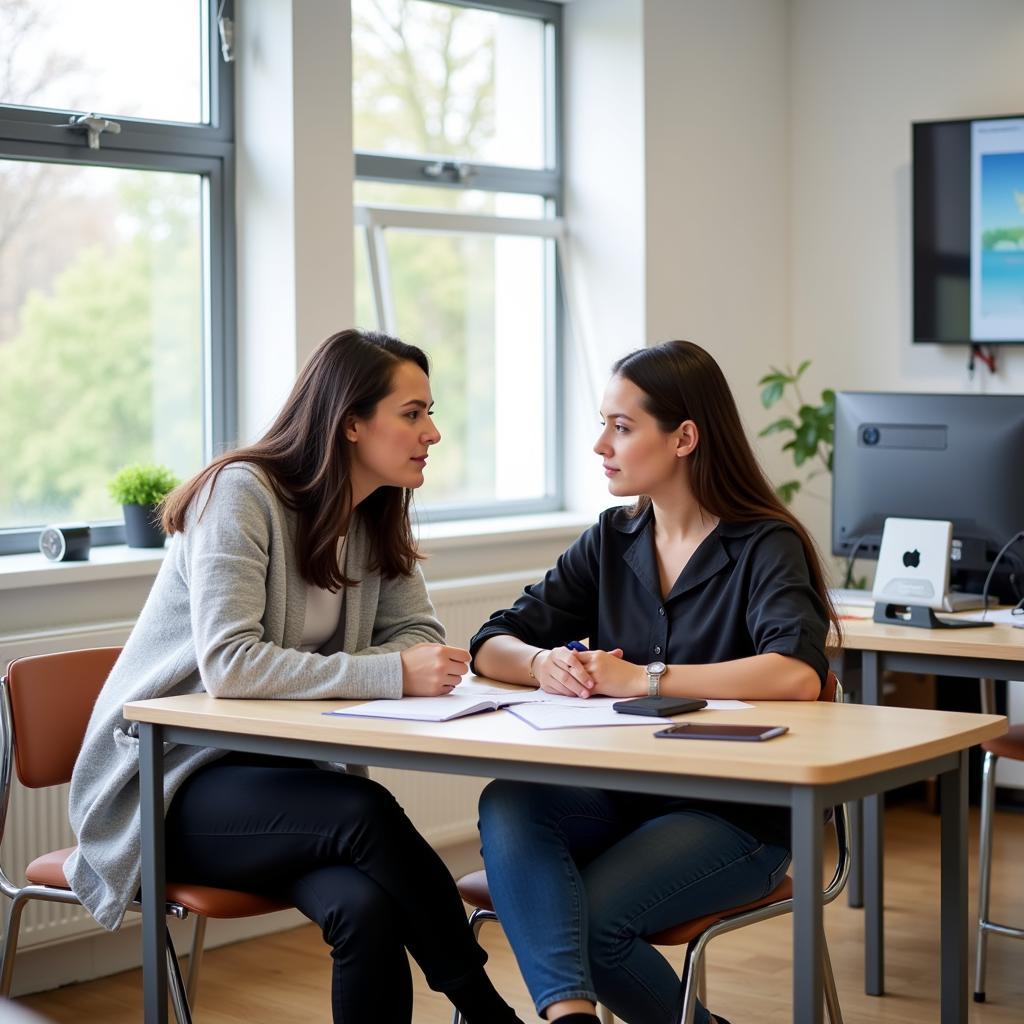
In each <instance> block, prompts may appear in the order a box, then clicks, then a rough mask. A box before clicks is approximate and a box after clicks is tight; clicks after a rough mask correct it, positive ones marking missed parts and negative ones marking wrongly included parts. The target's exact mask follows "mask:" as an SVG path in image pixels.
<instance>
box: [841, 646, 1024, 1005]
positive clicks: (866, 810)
mask: <svg viewBox="0 0 1024 1024" xmlns="http://www.w3.org/2000/svg"><path fill="white" fill-rule="evenodd" d="M858 662H859V670H860V671H859V673H858V672H857V665H858ZM1018 664H1020V663H1019V662H1016V661H1013V660H1010V659H1007V658H978V657H971V656H962V655H955V654H921V653H906V652H903V651H875V650H866V649H862V648H851V649H849V650H846V649H844V650H843V651H841V652H840V654H839V655H838V656H837V657H836V658H834V659H833V662H832V669H833V671H834V672H835V673H836V675H838V676H839V678H840V679H841V680H842V681H843V686H844V688H845V690H846V692H847V693H848V694H851V695H852V697H853V699H854V700H857V701H858V702H859V703H861V704H874V705H876V706H878V707H880V706H881V705H882V704H883V700H882V673H883V672H885V671H891V672H912V673H917V674H919V675H940V676H958V677H962V678H964V679H978V680H981V681H982V711H987V712H988V713H990V714H995V707H994V702H995V701H994V696H993V687H992V683H991V681H992V680H993V679H1005V678H1007V677H1008V673H1012V670H1013V666H1014V665H1018ZM1022 667H1024V666H1022ZM858 675H859V677H860V678H859V682H857V681H856V680H857V676H858ZM986 703H988V704H989V705H990V706H989V707H987V708H986V707H985V704H986ZM966 774H967V768H966V763H965V767H964V775H965V781H964V785H965V786H966V784H967V783H966ZM939 799H940V801H941V802H942V803H941V806H942V807H943V809H944V808H945V803H944V800H945V792H944V791H940V794H939ZM943 820H945V818H944V817H943ZM850 825H851V846H852V850H853V862H852V864H851V870H850V882H849V886H850V888H849V894H848V895H849V902H850V906H851V907H860V906H863V907H864V991H865V992H866V993H867V994H868V995H870V996H881V995H884V994H885V933H884V914H885V910H884V898H885V885H884V881H885V879H884V870H883V865H884V841H885V801H884V800H883V799H882V794H881V792H879V793H875V794H872V795H871V796H868V797H866V798H865V799H864V800H863V802H862V803H860V802H854V803H852V804H851V805H850ZM966 827H967V818H966V816H965V818H964V828H965V829H966ZM943 842H945V832H943ZM943 849H945V847H943ZM964 870H965V871H966V870H967V867H966V864H965V866H964Z"/></svg>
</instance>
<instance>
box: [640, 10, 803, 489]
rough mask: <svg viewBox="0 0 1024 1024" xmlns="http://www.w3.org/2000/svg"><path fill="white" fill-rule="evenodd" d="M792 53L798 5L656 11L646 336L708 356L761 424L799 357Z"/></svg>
mask: <svg viewBox="0 0 1024 1024" xmlns="http://www.w3.org/2000/svg"><path fill="white" fill-rule="evenodd" d="M788 56H789V7H788V3H787V0H715V2H710V0H647V2H646V3H645V5H644V58H645V59H644V84H645V96H646V108H645V111H644V122H645V160H646V171H645V177H646V197H647V202H646V209H645V211H644V216H645V224H646V232H647V237H646V267H647V278H646V282H645V286H646V304H647V336H648V339H649V340H650V341H663V340H666V339H668V338H680V337H681V338H687V339H689V340H690V341H694V342H696V343H698V344H699V345H702V346H703V347H705V348H707V349H708V350H709V351H710V352H711V353H712V355H714V356H715V358H716V359H717V360H718V362H719V363H720V364H721V366H722V369H723V370H724V371H725V374H726V377H727V378H728V380H729V382H730V384H731V385H732V388H733V392H734V394H735V395H736V399H737V402H738V403H739V406H740V412H741V414H742V415H743V418H744V420H745V421H746V423H747V426H748V428H755V427H759V426H761V425H763V423H764V422H766V419H765V414H764V412H763V410H762V409H761V407H760V403H759V400H758V392H759V389H758V388H757V380H758V378H759V377H760V376H761V375H762V374H763V373H765V372H767V368H768V365H769V364H770V363H778V362H784V361H785V360H786V358H787V355H788V342H789V262H790V260H789V251H790V226H789V225H790V208H789V137H790V131H789V78H788ZM753 432H755V433H756V430H753ZM773 452H774V448H773V447H766V448H765V449H764V451H763V453H762V454H763V456H765V462H766V464H767V468H769V470H772V469H773V468H775V466H777V465H780V460H778V459H777V458H775V456H774V454H773Z"/></svg>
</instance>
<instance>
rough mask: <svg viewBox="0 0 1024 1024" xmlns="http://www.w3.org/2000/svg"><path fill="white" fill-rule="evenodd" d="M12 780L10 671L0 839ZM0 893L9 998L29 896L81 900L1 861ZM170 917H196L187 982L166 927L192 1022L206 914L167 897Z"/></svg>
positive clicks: (0, 988)
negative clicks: (16, 875) (19, 874)
mask: <svg viewBox="0 0 1024 1024" xmlns="http://www.w3.org/2000/svg"><path fill="white" fill-rule="evenodd" d="M13 779H14V716H13V713H12V710H11V697H10V692H9V689H8V684H7V677H6V675H5V676H3V677H0V838H2V837H3V835H4V831H5V829H6V826H7V811H8V807H9V804H10V799H11V789H12V786H13ZM0 893H3V895H4V896H6V897H7V898H8V899H9V900H10V901H11V903H10V906H9V907H8V908H7V913H6V915H5V919H4V935H3V955H2V957H0V997H4V998H6V997H8V996H10V992H11V985H12V982H13V978H14V961H15V957H16V955H17V952H18V938H19V935H20V931H21V915H22V913H23V911H24V910H25V907H26V905H27V904H28V903H29V901H30V900H42V901H44V902H49V903H66V904H74V905H77V906H81V900H79V898H78V897H77V896H76V895H75V894H74V892H73V891H72V890H71V889H60V888H57V887H56V886H50V885H40V884H37V883H28V884H27V885H16V884H15V883H14V882H12V881H11V879H10V877H9V876H8V874H7V872H6V871H5V870H4V868H3V865H2V863H0ZM131 909H132V910H137V911H141V909H142V904H141V903H139V902H138V901H134V902H133V903H132V904H131ZM167 915H168V917H173V918H177V919H178V920H182V921H183V920H186V919H187V918H189V917H192V918H194V920H195V925H194V928H193V932H192V946H191V951H190V954H189V967H188V978H187V981H183V980H182V976H181V969H180V967H179V965H178V958H177V954H176V953H175V949H174V943H173V942H172V941H171V933H170V929H168V931H167V977H168V982H169V984H168V989H169V992H170V996H171V1003H172V1005H173V1007H174V1015H175V1018H176V1019H177V1021H178V1024H192V1014H191V1010H190V1007H191V1006H193V1005H194V1003H195V995H196V989H197V988H198V985H199V967H200V963H201V961H202V954H203V942H204V939H205V936H206V918H205V917H204V916H203V915H201V914H195V913H192V912H191V911H190V910H189V909H188V908H187V907H184V906H182V905H181V904H180V903H174V902H171V901H168V903H167Z"/></svg>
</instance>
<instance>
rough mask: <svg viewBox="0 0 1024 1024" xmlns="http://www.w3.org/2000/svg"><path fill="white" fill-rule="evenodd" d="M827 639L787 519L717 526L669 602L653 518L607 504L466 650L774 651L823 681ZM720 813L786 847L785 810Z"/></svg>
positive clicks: (719, 657) (647, 654) (702, 657)
mask: <svg viewBox="0 0 1024 1024" xmlns="http://www.w3.org/2000/svg"><path fill="white" fill-rule="evenodd" d="M827 633H828V617H827V614H826V611H825V607H824V604H823V603H822V601H821V598H820V597H819V596H818V594H817V592H816V591H815V589H814V587H813V585H812V584H811V578H810V572H809V570H808V567H807V558H806V556H805V554H804V549H803V545H802V543H801V541H800V538H799V536H798V535H797V533H796V532H795V531H794V530H793V529H792V527H790V526H789V525H788V524H786V523H783V522H779V521H776V520H765V521H762V522H756V523H726V522H721V523H719V524H718V526H717V527H716V528H715V529H714V530H712V531H711V533H710V534H708V536H707V537H706V538H705V539H704V540H703V541H702V542H701V544H700V546H699V547H698V548H697V550H696V551H695V552H694V553H693V555H692V556H691V558H690V560H689V561H688V562H687V563H686V565H685V566H684V568H683V571H682V572H681V573H680V574H679V578H678V579H677V580H676V581H675V583H674V584H673V586H672V589H671V591H670V592H669V594H668V596H667V597H666V598H664V599H663V598H662V596H661V585H660V583H659V575H658V563H657V559H656V556H655V550H654V518H653V514H652V511H651V510H650V509H649V508H648V510H647V511H646V512H644V513H642V514H641V515H639V516H631V515H630V514H629V510H628V509H627V508H612V509H608V510H606V511H605V512H603V513H602V514H601V518H600V519H599V520H598V522H597V523H596V524H595V525H594V526H592V527H591V528H590V529H589V530H587V531H586V532H585V533H584V534H582V536H580V538H579V539H578V540H577V541H576V542H575V543H574V544H573V545H572V546H571V547H570V548H569V549H568V550H567V551H566V552H565V553H564V554H562V555H561V556H560V557H559V559H558V562H557V563H556V565H555V567H554V568H553V569H551V570H549V572H548V573H547V575H546V576H545V577H544V579H543V580H542V581H541V582H540V583H535V584H533V585H531V586H529V587H527V588H526V589H525V590H524V591H523V594H522V596H521V597H520V598H519V600H517V601H516V603H515V604H514V605H513V606H512V607H511V608H507V609H504V610H502V611H498V612H495V613H494V614H493V615H492V616H491V617H490V619H488V621H487V622H486V623H485V624H484V625H483V626H482V627H481V629H480V630H479V632H478V633H477V634H476V636H474V637H473V639H472V640H471V641H470V645H469V649H470V653H471V654H472V655H473V657H474V658H475V657H476V653H477V651H479V649H480V647H481V645H482V644H483V643H484V641H485V640H487V639H488V638H490V637H492V636H501V635H509V634H510V635H512V636H515V637H518V638H519V639H520V640H522V641H524V642H525V643H528V644H533V645H536V646H538V647H547V648H551V647H559V646H561V645H563V644H565V643H566V642H567V641H569V640H580V639H583V638H587V639H588V640H589V643H590V647H591V648H592V649H595V650H605V651H610V650H612V649H614V648H616V647H621V648H622V650H623V656H624V657H625V658H626V660H627V661H631V662H633V663H634V664H637V665H646V664H647V663H648V662H651V661H664V662H665V663H666V664H669V665H687V664H691V665H704V664H713V663H717V662H722V661H733V660H735V659H737V658H746V657H749V656H751V655H754V654H772V653H774V654H784V655H787V656H788V657H792V658H799V659H800V660H801V661H804V662H806V663H807V664H808V665H810V666H811V668H813V669H814V670H815V672H817V673H818V677H819V678H820V679H821V680H822V682H824V680H825V676H826V674H827V673H828V659H827V658H826V656H825V638H826V635H827ZM768 724H770V723H768ZM716 813H718V814H721V815H722V816H723V817H726V818H728V819H729V820H731V821H735V822H736V823H737V824H741V825H742V827H744V828H746V829H747V830H748V831H750V832H752V833H753V834H755V835H758V836H759V837H761V838H764V839H766V840H769V841H772V842H781V843H782V844H783V845H786V846H788V845H789V844H788V839H789V834H788V833H789V822H788V815H785V814H782V813H781V812H780V811H779V810H777V809H772V808H755V807H749V808H748V807H740V806H738V805H732V806H731V807H730V805H725V804H723V805H717V806H716Z"/></svg>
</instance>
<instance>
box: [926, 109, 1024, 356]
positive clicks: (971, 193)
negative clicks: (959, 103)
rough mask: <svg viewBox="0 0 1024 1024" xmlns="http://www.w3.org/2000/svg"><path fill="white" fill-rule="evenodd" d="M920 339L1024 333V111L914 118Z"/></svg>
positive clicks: (967, 339) (1009, 337)
mask: <svg viewBox="0 0 1024 1024" xmlns="http://www.w3.org/2000/svg"><path fill="white" fill-rule="evenodd" d="M913 192H914V200H913V206H914V229H913V250H914V256H913V261H914V272H913V279H914V341H915V342H951V343H958V344H966V343H971V342H975V343H979V344H990V343H999V342H1022V341H1024V115H1022V116H1015V117H992V118H976V119H974V120H970V121H930V122H924V123H918V124H915V125H914V126H913Z"/></svg>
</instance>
